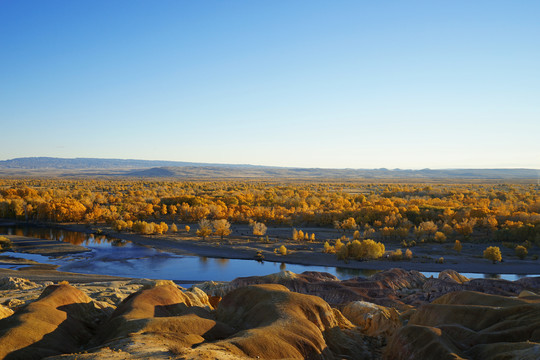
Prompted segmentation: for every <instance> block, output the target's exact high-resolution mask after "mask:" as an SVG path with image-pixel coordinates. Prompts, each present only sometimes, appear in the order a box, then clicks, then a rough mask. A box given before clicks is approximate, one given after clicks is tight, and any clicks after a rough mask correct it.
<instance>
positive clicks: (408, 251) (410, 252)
mask: <svg viewBox="0 0 540 360" xmlns="http://www.w3.org/2000/svg"><path fill="white" fill-rule="evenodd" d="M405 259H407V260H411V259H412V251H411V250H409V249H407V250H405Z"/></svg>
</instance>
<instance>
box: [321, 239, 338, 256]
mask: <svg viewBox="0 0 540 360" xmlns="http://www.w3.org/2000/svg"><path fill="white" fill-rule="evenodd" d="M335 252H336V248H335V247H333V246H332V245H330V244H329V243H328V241H327V242H325V243H324V250H323V253H326V254H334V253H335Z"/></svg>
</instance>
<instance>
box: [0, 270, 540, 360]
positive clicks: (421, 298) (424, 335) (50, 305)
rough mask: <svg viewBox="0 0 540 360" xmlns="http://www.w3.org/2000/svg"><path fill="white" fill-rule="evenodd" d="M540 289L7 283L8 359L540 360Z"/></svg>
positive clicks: (377, 279)
mask: <svg viewBox="0 0 540 360" xmlns="http://www.w3.org/2000/svg"><path fill="white" fill-rule="evenodd" d="M539 293H540V278H524V279H520V280H518V281H514V282H511V281H505V280H494V279H474V280H469V279H467V278H465V277H464V276H462V275H460V274H458V273H456V272H455V271H452V270H446V271H443V272H441V273H440V274H439V277H438V278H436V279H434V278H426V277H424V276H423V275H422V274H420V273H419V272H416V271H404V270H401V269H392V270H388V271H384V272H381V273H378V274H376V275H374V276H371V277H370V278H367V279H364V278H356V279H351V280H346V281H340V280H338V279H337V278H335V277H334V276H332V275H330V274H327V273H315V272H305V273H303V274H294V273H291V272H282V273H279V274H273V275H269V276H264V277H246V278H238V279H236V280H233V281H231V282H228V283H214V282H209V283H204V284H200V285H198V287H194V288H192V289H190V290H185V289H182V288H181V287H179V286H177V285H175V284H174V283H172V282H170V281H154V280H133V281H113V282H98V283H87V284H77V285H70V284H68V283H59V284H52V283H50V282H44V283H34V282H30V281H28V280H24V279H17V278H3V279H0V302H1V303H2V304H3V305H2V306H0V318H3V319H1V320H0V359H25V360H26V359H42V358H47V359H247V358H260V359H284V358H288V359H302V358H307V359H381V358H382V359H438V360H443V359H501V360H502V359H539V358H540V296H539Z"/></svg>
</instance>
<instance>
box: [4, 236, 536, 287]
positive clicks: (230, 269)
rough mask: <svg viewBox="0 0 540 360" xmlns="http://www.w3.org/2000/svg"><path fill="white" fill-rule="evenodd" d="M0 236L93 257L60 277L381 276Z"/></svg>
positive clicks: (102, 241)
mask: <svg viewBox="0 0 540 360" xmlns="http://www.w3.org/2000/svg"><path fill="white" fill-rule="evenodd" d="M0 234H8V235H17V236H29V237H36V238H42V239H48V240H56V241H64V242H69V243H72V244H77V245H83V246H86V247H87V248H89V249H91V250H92V251H91V252H89V253H84V254H78V255H73V256H71V257H64V258H61V259H49V260H48V263H54V264H57V265H59V266H60V267H59V270H61V271H72V272H78V273H85V274H102V275H115V276H125V277H138V278H154V279H170V280H177V281H179V280H186V281H193V283H195V282H197V281H205V280H214V281H230V280H233V279H235V278H237V277H243V276H262V275H268V274H272V273H277V272H279V271H284V270H289V271H292V272H294V273H302V272H304V271H320V272H328V273H331V274H333V275H335V276H337V277H338V278H339V279H341V280H345V279H350V278H355V277H368V276H371V275H373V274H376V273H377V272H379V270H366V269H348V268H339V267H338V268H334V267H323V266H304V265H296V264H286V263H273V262H268V261H265V262H257V261H254V260H234V259H223V258H220V259H216V258H208V257H204V256H201V257H197V256H179V255H174V254H170V253H166V252H161V251H159V250H155V249H152V248H148V247H144V246H138V245H135V244H133V243H131V242H128V241H123V240H120V239H112V238H111V239H109V238H107V237H106V236H104V235H98V234H85V233H80V232H74V231H65V230H61V229H51V228H34V227H1V226H0ZM19 255H21V254H17V256H18V257H24V256H19ZM42 260H43V259H42ZM40 262H46V261H40ZM0 267H1V266H0ZM423 274H424V275H426V276H428V277H429V276H434V277H438V275H439V273H438V272H433V273H429V272H423ZM463 275H464V276H466V277H468V278H481V277H486V278H502V279H506V280H516V279H517V278H520V277H523V276H525V275H514V274H507V275H502V276H501V275H484V274H471V273H464V274H463ZM529 276H531V275H529Z"/></svg>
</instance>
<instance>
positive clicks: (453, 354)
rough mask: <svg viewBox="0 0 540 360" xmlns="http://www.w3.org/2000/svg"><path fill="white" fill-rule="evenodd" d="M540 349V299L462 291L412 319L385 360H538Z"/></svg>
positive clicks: (395, 338)
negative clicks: (498, 359) (539, 350)
mask: <svg viewBox="0 0 540 360" xmlns="http://www.w3.org/2000/svg"><path fill="white" fill-rule="evenodd" d="M539 343H540V296H527V297H523V298H517V297H505V296H498V295H489V294H482V293H478V292H471V291H458V292H453V293H449V294H447V295H444V296H442V297H440V298H438V299H436V300H435V301H433V302H432V303H431V304H427V305H424V306H422V307H420V308H419V309H418V311H416V312H415V313H414V314H412V315H411V317H410V320H409V323H408V325H406V326H404V327H403V328H401V329H400V330H398V331H397V332H396V333H395V334H394V336H393V337H392V338H391V339H390V341H389V345H388V347H387V349H386V351H385V354H384V358H385V359H397V360H399V359H422V358H437V359H486V358H490V359H491V358H497V357H499V358H501V359H503V358H504V359H514V358H516V359H517V358H520V359H537V358H538V352H536V353H535V351H538V349H539V346H540V344H539ZM503 350H504V351H503ZM513 352H514V353H513ZM503 353H506V355H505V356H507V357H504V356H503V355H502V354H503ZM489 354H491V355H493V357H492V356H491V355H489ZM533 354H536V355H534V356H532V355H533ZM488 355H489V356H488ZM519 356H523V357H519Z"/></svg>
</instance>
